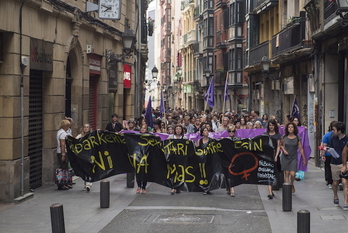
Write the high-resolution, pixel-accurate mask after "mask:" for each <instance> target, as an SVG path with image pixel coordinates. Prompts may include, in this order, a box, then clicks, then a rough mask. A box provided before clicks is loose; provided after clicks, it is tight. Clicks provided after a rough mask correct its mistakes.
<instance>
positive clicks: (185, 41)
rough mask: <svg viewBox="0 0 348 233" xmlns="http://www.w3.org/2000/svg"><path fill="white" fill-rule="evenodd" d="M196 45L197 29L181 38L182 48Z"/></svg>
mask: <svg viewBox="0 0 348 233" xmlns="http://www.w3.org/2000/svg"><path fill="white" fill-rule="evenodd" d="M194 43H196V29H192V30H191V31H189V32H188V33H186V34H184V35H183V36H181V37H180V48H185V47H187V46H189V45H191V44H194Z"/></svg>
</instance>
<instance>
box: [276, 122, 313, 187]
mask: <svg viewBox="0 0 348 233" xmlns="http://www.w3.org/2000/svg"><path fill="white" fill-rule="evenodd" d="M297 134H298V128H297V126H296V125H295V124H294V123H293V122H290V123H288V124H287V125H286V127H285V135H284V137H283V139H282V141H281V147H280V148H281V150H282V154H281V156H280V163H281V167H282V170H283V171H284V182H285V183H290V184H291V185H292V192H293V193H294V192H295V186H294V180H295V174H296V172H297V162H298V158H297V157H298V156H297V150H299V151H300V153H301V156H302V163H303V165H306V164H307V161H306V158H305V155H304V151H303V147H302V142H301V140H302V139H301V138H300V137H299V136H297Z"/></svg>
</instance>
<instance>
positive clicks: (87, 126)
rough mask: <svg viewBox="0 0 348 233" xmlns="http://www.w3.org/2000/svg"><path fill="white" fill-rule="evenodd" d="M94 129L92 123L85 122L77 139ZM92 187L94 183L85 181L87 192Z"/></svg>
mask: <svg viewBox="0 0 348 233" xmlns="http://www.w3.org/2000/svg"><path fill="white" fill-rule="evenodd" d="M92 131H93V130H92V127H91V125H90V124H88V123H85V124H84V125H83V127H82V129H81V133H80V134H78V135H77V136H76V139H80V138H83V137H85V136H86V135H89V134H90V133H92ZM91 188H92V183H91V182H86V181H85V186H84V188H83V190H87V192H89V191H90V190H91Z"/></svg>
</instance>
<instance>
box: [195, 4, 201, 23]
mask: <svg viewBox="0 0 348 233" xmlns="http://www.w3.org/2000/svg"><path fill="white" fill-rule="evenodd" d="M193 18H194V20H195V21H196V22H198V21H201V20H203V15H202V14H201V12H200V10H199V6H196V7H195V9H194V11H193Z"/></svg>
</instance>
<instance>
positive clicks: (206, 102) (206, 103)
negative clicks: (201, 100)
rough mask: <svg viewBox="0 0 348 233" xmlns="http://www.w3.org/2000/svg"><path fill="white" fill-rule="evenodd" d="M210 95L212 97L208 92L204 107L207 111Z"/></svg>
mask: <svg viewBox="0 0 348 233" xmlns="http://www.w3.org/2000/svg"><path fill="white" fill-rule="evenodd" d="M209 97H210V94H208V98H207V101H205V107H204V109H203V110H204V112H205V110H206V109H207V107H208V106H207V105H208V99H209Z"/></svg>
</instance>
